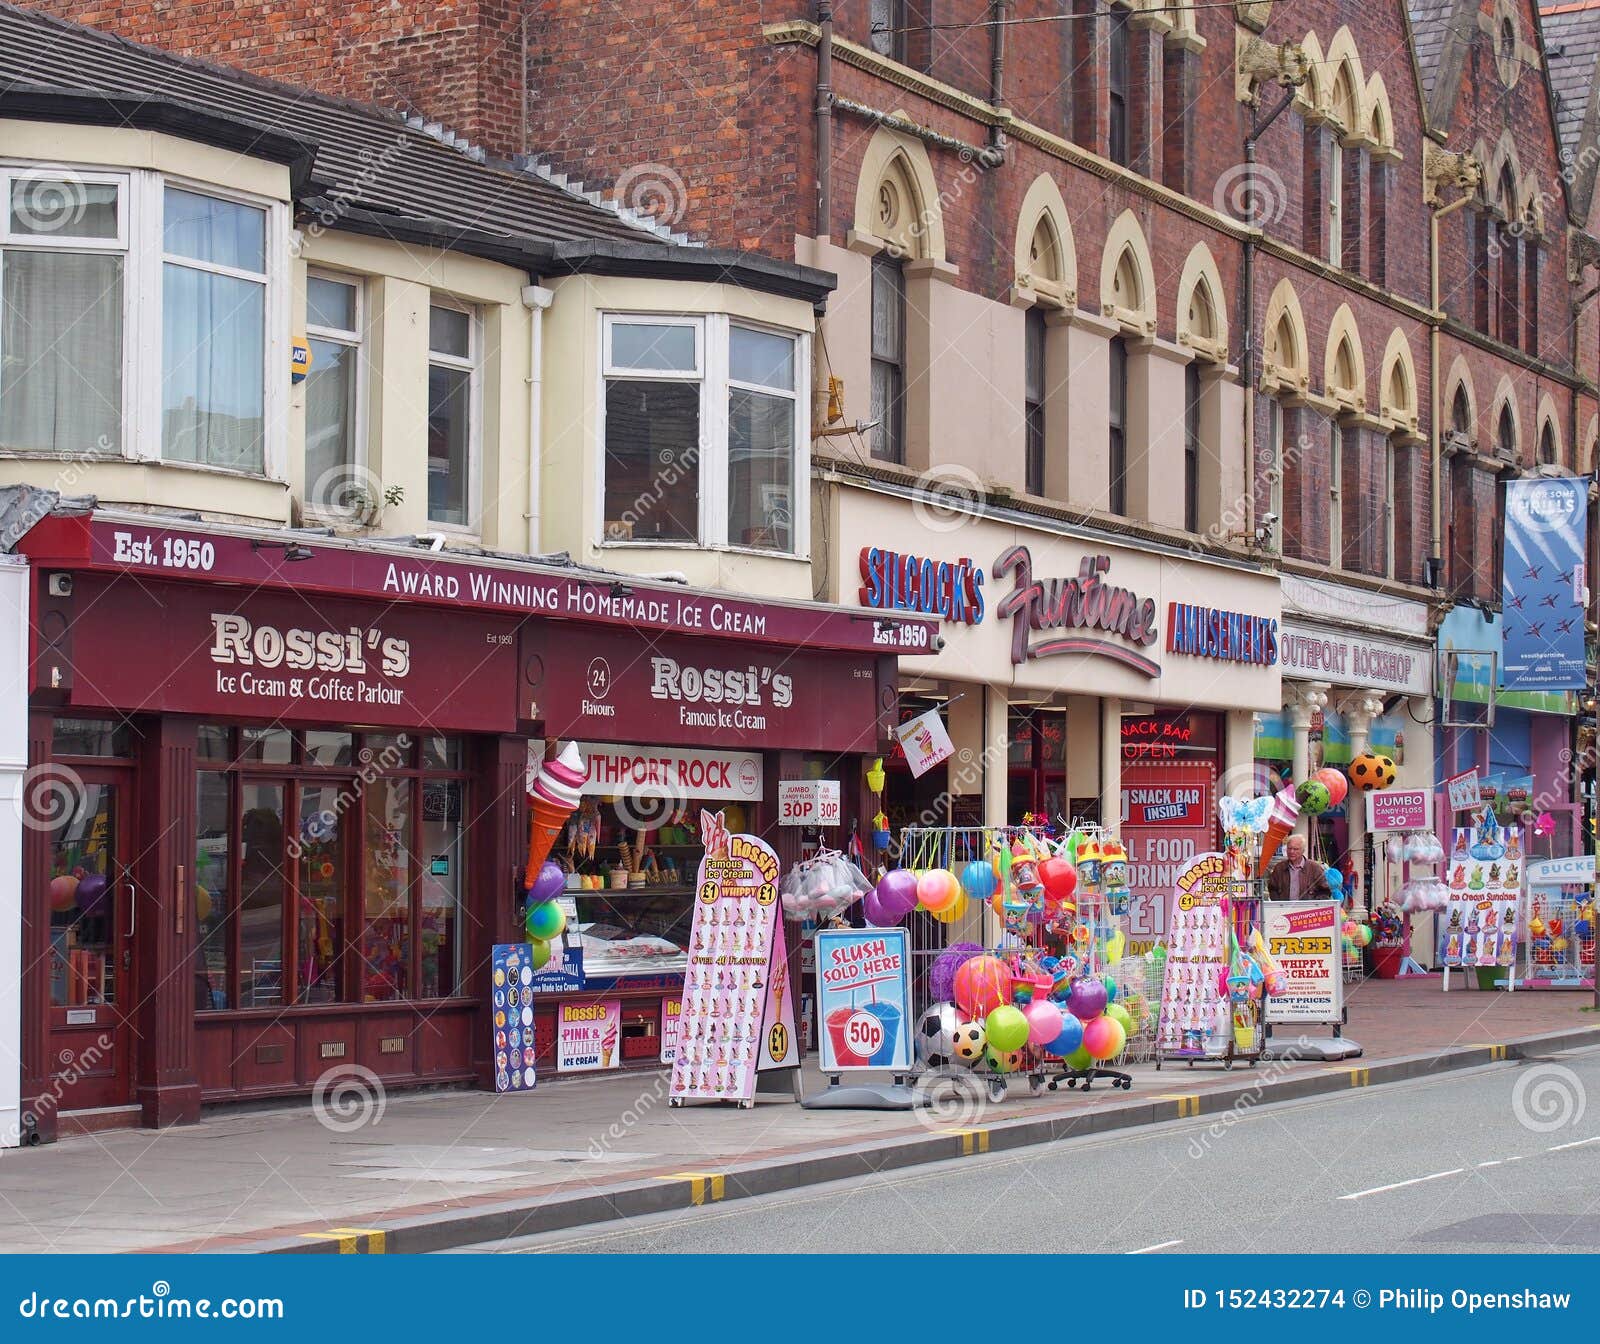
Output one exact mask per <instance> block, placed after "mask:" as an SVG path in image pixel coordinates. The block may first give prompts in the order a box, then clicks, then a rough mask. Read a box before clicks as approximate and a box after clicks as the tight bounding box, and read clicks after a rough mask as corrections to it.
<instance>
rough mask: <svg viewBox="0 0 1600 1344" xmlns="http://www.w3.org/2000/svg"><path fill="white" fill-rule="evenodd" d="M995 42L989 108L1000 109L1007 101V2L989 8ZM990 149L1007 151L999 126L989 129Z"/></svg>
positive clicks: (992, 44)
mask: <svg viewBox="0 0 1600 1344" xmlns="http://www.w3.org/2000/svg"><path fill="white" fill-rule="evenodd" d="M989 22H990V28H991V30H992V32H993V40H992V41H991V42H990V44H989V106H990V107H993V108H996V109H999V108H1002V107H1004V106H1005V101H1006V0H994V3H993V4H991V5H990V6H989ZM989 148H990V149H992V150H1004V149H1005V135H1004V133H1003V132H1002V131H1001V129H1000V127H999V126H997V125H996V126H991V127H990V128H989Z"/></svg>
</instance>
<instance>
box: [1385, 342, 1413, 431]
mask: <svg viewBox="0 0 1600 1344" xmlns="http://www.w3.org/2000/svg"><path fill="white" fill-rule="evenodd" d="M1380 368H1381V370H1382V372H1381V375H1380V377H1379V380H1378V416H1379V418H1380V419H1382V420H1384V421H1386V422H1388V423H1389V424H1390V425H1392V426H1394V427H1395V428H1397V429H1403V430H1405V431H1407V432H1408V433H1412V434H1415V433H1416V432H1417V365H1416V361H1415V360H1414V359H1413V358H1412V357H1411V342H1410V341H1408V340H1407V339H1406V334H1405V332H1403V331H1402V330H1401V329H1400V328H1399V327H1396V328H1395V329H1394V330H1393V331H1391V332H1390V333H1389V342H1388V344H1387V345H1386V346H1384V350H1383V363H1382V364H1381V365H1380ZM1396 373H1398V374H1399V375H1400V381H1401V387H1400V389H1399V391H1400V395H1399V396H1398V397H1397V396H1395V388H1394V386H1393V385H1394V381H1395V375H1396Z"/></svg>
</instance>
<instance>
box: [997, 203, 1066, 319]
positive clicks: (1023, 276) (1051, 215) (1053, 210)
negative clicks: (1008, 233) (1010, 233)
mask: <svg viewBox="0 0 1600 1344" xmlns="http://www.w3.org/2000/svg"><path fill="white" fill-rule="evenodd" d="M1041 224H1045V225H1047V226H1048V227H1049V228H1050V230H1051V231H1052V232H1053V233H1054V235H1055V246H1056V261H1057V271H1058V274H1056V275H1054V276H1046V275H1036V274H1035V273H1034V271H1033V258H1032V251H1033V238H1034V234H1035V233H1036V232H1037V231H1038V228H1039V226H1040V225H1041ZM1012 257H1013V264H1014V265H1015V267H1016V280H1015V291H1017V292H1020V291H1024V290H1025V291H1028V292H1029V293H1031V294H1032V295H1033V296H1034V301H1035V302H1049V303H1054V304H1056V305H1057V306H1061V307H1066V308H1074V307H1076V306H1077V303H1078V248H1077V243H1076V241H1075V240H1074V238H1073V235H1072V219H1071V217H1070V216H1069V215H1068V214H1067V203H1066V201H1065V200H1064V199H1063V198H1062V195H1061V188H1060V187H1059V186H1058V185H1057V184H1056V180H1055V178H1053V177H1051V176H1050V174H1049V173H1040V174H1039V176H1038V177H1036V178H1034V179H1033V182H1032V183H1031V184H1030V185H1029V187H1028V191H1027V194H1026V195H1025V196H1024V197H1023V198H1022V209H1021V210H1020V211H1019V212H1018V214H1017V237H1016V243H1015V246H1014V248H1013V252H1012Z"/></svg>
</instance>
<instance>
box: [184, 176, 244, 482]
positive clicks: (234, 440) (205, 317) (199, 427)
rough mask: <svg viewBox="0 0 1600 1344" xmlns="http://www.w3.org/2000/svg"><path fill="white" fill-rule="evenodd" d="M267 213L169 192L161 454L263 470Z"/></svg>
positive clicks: (223, 201) (211, 198)
mask: <svg viewBox="0 0 1600 1344" xmlns="http://www.w3.org/2000/svg"><path fill="white" fill-rule="evenodd" d="M266 305H267V212H266V211H265V210H262V209H258V208H256V207H255V206H249V205H241V204H239V203H237V202H235V201H226V200H221V199H219V198H218V197H215V196H202V195H200V194H199V193H197V192H193V191H185V190H182V189H180V188H178V187H170V186H169V187H167V188H166V189H165V191H164V193H163V210H162V267H161V455H162V456H163V457H165V458H167V459H168V460H170V461H175V462H200V463H204V464H206V465H208V466H213V467H235V468H238V469H239V470H242V471H253V472H260V471H264V470H265V469H266V385H265V380H266V337H267V306H266Z"/></svg>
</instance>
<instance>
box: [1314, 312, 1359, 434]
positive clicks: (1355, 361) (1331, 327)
mask: <svg viewBox="0 0 1600 1344" xmlns="http://www.w3.org/2000/svg"><path fill="white" fill-rule="evenodd" d="M1322 387H1323V391H1324V393H1325V394H1326V395H1327V396H1328V397H1330V398H1332V399H1333V400H1334V401H1335V402H1337V403H1338V405H1339V408H1340V409H1341V410H1345V411H1364V410H1366V408H1367V364H1366V357H1365V355H1364V354H1363V352H1362V349H1361V333H1360V331H1359V330H1358V329H1357V327H1356V319H1355V314H1353V313H1352V312H1351V311H1350V305H1349V304H1343V303H1342V304H1340V305H1339V307H1338V309H1337V311H1335V313H1334V315H1333V321H1332V322H1330V323H1329V324H1328V344H1327V351H1326V354H1325V355H1324V358H1323V367H1322Z"/></svg>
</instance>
